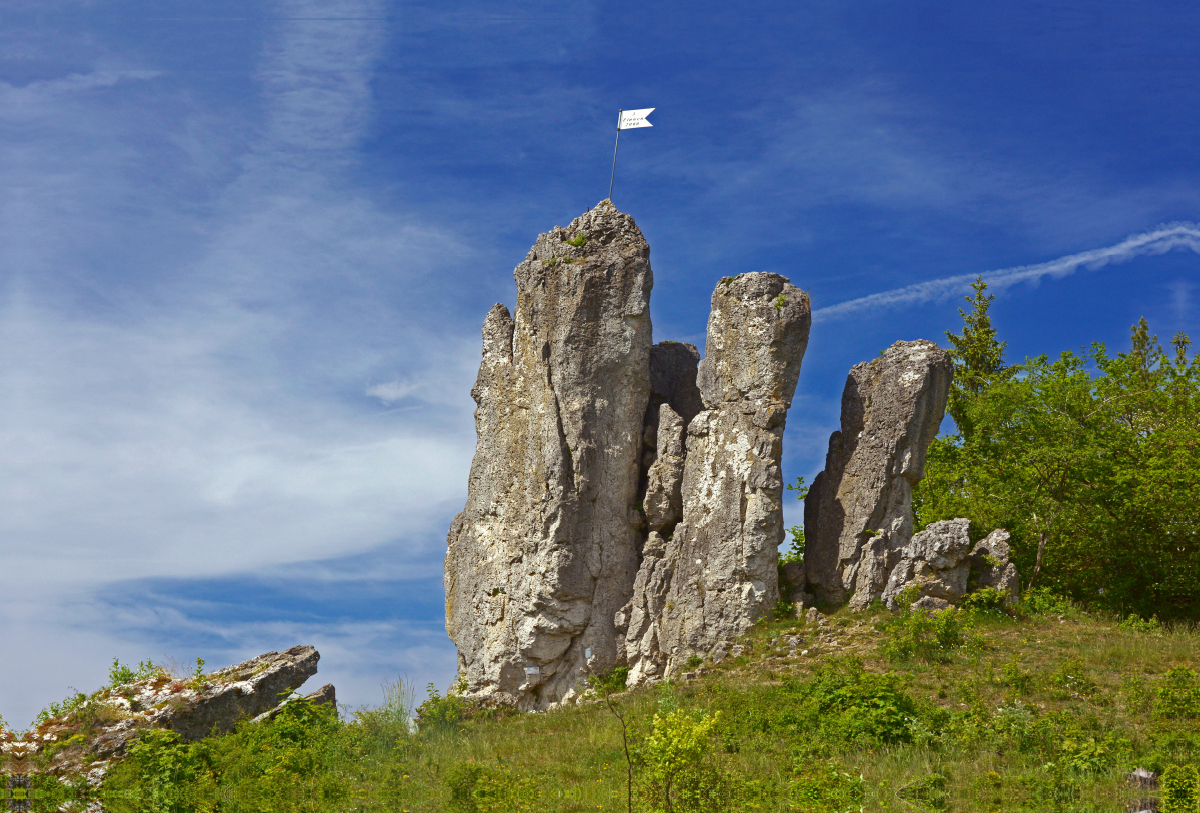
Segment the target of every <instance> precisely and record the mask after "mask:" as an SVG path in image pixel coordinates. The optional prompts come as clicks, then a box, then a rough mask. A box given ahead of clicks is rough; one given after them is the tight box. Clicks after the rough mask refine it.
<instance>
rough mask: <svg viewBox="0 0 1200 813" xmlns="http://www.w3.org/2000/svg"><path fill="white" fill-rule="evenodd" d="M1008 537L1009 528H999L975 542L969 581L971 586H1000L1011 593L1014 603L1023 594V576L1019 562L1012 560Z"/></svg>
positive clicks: (975, 588)
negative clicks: (1018, 569) (1018, 570)
mask: <svg viewBox="0 0 1200 813" xmlns="http://www.w3.org/2000/svg"><path fill="white" fill-rule="evenodd" d="M1008 540H1009V533H1008V531H1006V530H1004V529H1003V528H997V529H996V530H994V531H992V532H991V533H990V534H988V535H987V536H986V537H984V538H983V539H981V540H979V542H977V543H975V547H974V548H973V549H972V550H971V574H970V577H969V583H970V585H971V589H972V590H980V589H983V588H988V587H990V588H992V589H995V590H999V591H1000V592H1001V593H1005V594H1006V595H1007V596H1008V602H1009V603H1010V604H1011V603H1013V602H1015V601H1017V600H1018V599H1019V598H1020V597H1021V579H1020V576H1019V575H1018V574H1017V566H1016V565H1014V564H1013V563H1012V562H1010V561H1009V556H1010V555H1011V554H1012V550H1011V548H1010V547H1009V544H1008Z"/></svg>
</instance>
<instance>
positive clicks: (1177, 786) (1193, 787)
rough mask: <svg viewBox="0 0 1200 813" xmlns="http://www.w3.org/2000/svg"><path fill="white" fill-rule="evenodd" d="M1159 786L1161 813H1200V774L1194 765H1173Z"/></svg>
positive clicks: (1165, 773) (1163, 776)
mask: <svg viewBox="0 0 1200 813" xmlns="http://www.w3.org/2000/svg"><path fill="white" fill-rule="evenodd" d="M1158 786H1159V792H1160V794H1161V795H1160V798H1159V800H1158V810H1159V813H1200V772H1198V771H1197V770H1196V767H1195V766H1194V765H1172V766H1171V767H1169V768H1167V769H1166V770H1165V771H1163V775H1162V777H1160V779H1159V783H1158Z"/></svg>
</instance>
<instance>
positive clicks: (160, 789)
mask: <svg viewBox="0 0 1200 813" xmlns="http://www.w3.org/2000/svg"><path fill="white" fill-rule="evenodd" d="M1052 609H1054V610H1056V611H1058V612H1056V613H1055V614H1053V615H1044V614H1043V615H1030V616H1026V617H1023V618H1022V619H1021V620H1015V619H1012V618H1009V617H1005V616H1002V615H999V614H996V613H983V612H981V613H976V614H974V615H973V616H972V617H971V618H969V619H966V618H964V617H963V616H962V615H960V616H959V617H958V618H957V621H956V623H957V624H959V625H961V630H960V633H961V634H959V635H952V636H947V635H946V634H945V628H944V625H943V627H942V628H940V629H939V628H937V626H936V625H934V626H933V628H932V629H927V630H925V633H927V634H926V636H925V638H924V639H922V640H924V641H925V642H926V643H927V644H928V645H927V646H920V645H911V646H907V647H899V648H898V647H897V646H896V645H895V643H896V641H897V640H898V639H899V640H901V641H905V640H907V641H908V642H909V643H910V644H911V642H912V636H913V635H918V636H919V635H920V634H922V629H921V628H914V627H913V625H912V624H910V625H909V626H908V627H904V626H903V625H904V624H905V623H907V622H903V621H902V620H900V621H898V620H897V617H896V616H892V615H890V614H886V613H884V614H851V613H848V612H843V613H840V614H838V615H836V616H833V617H831V618H830V619H829V623H828V625H826V626H824V627H805V626H804V624H803V622H800V621H794V620H787V621H775V622H771V623H762V624H760V625H759V626H758V627H756V628H755V629H754V630H753V632H752V633H751V634H750V635H749V636H748V637H747V639H746V641H745V643H746V644H747V645H748V652H747V654H745V655H743V656H740V657H738V658H730V659H728V660H726V661H725V662H723V663H722V664H720V665H713V664H711V663H705V664H703V665H701V666H700V667H699V671H700V673H701V674H700V676H699V677H698V678H696V679H695V680H691V681H688V682H686V683H676V684H675V685H673V686H668V687H657V688H651V689H642V690H638V691H635V692H629V693H623V694H619V695H616V696H613V697H610V699H611V700H612V703H613V705H614V707H615V708H616V710H617V711H619V712H620V713H621V715H622V716H623V717H624V719H625V721H626V722H627V724H628V731H629V735H630V752H631V755H632V758H633V763H634V765H633V776H634V779H633V785H634V787H633V797H634V798H633V805H632V807H633V810H636V811H639V812H640V813H647V812H649V811H665V810H668V809H670V810H673V811H680V813H682V811H685V810H714V811H718V810H721V811H723V810H763V811H821V813H829V812H830V811H840V810H851V809H852V810H856V811H857V810H859V809H865V810H870V811H897V812H898V811H905V812H906V813H911V811H914V810H917V811H920V810H932V811H940V810H946V811H958V812H959V813H965V812H966V811H987V812H988V813H991V812H992V811H1005V813H1008V811H1078V812H1080V813H1082V811H1118V810H1125V805H1126V803H1127V802H1128V801H1129V800H1130V799H1134V798H1137V797H1138V796H1139V795H1140V793H1139V792H1138V791H1136V790H1134V789H1133V788H1130V787H1128V786H1127V783H1126V782H1125V779H1124V774H1125V772H1127V771H1130V770H1132V769H1133V768H1135V767H1137V766H1144V767H1147V768H1150V769H1151V770H1154V771H1157V772H1162V771H1164V770H1167V769H1171V770H1172V771H1173V772H1172V774H1171V776H1172V777H1183V779H1178V780H1176V779H1173V781H1175V783H1176V784H1178V785H1180V787H1184V786H1186V784H1187V781H1190V780H1188V779H1187V777H1189V776H1193V775H1194V773H1190V771H1191V769H1192V768H1193V767H1194V766H1196V765H1197V764H1200V680H1198V679H1197V676H1196V673H1197V672H1198V671H1200V635H1197V633H1196V631H1195V630H1194V629H1192V628H1189V627H1184V626H1175V627H1158V628H1153V629H1145V630H1143V629H1135V628H1132V627H1131V626H1130V625H1129V624H1126V625H1124V626H1121V625H1120V624H1119V623H1118V621H1117V620H1116V619H1112V620H1109V619H1104V618H1098V617H1095V616H1089V615H1086V614H1083V613H1081V612H1079V611H1077V610H1075V609H1073V608H1071V607H1070V606H1069V605H1059V606H1055V607H1054V608H1052ZM1060 616H1061V617H1060ZM900 618H901V619H902V618H903V616H901V617H900ZM913 623H916V622H913ZM898 625H899V626H898ZM916 626H917V627H920V624H917V625H916ZM939 632H940V633H941V637H940V638H939ZM797 635H798V636H800V637H801V639H802V643H801V644H800V646H799V647H797V648H796V649H795V650H794V651H795V653H796V654H794V655H792V654H789V649H790V648H789V646H788V638H789V637H792V636H797ZM905 636H909V637H908V638H905ZM939 641H941V642H942V643H945V644H946V646H944V647H943V646H939V645H938V644H939ZM929 642H932V643H929ZM931 647H932V648H931ZM804 650H808V654H807V655H801V654H799V653H800V652H802V651H804ZM610 688H612V687H610ZM410 698H411V694H410V693H407V692H405V691H403V689H402V687H398V686H391V687H389V689H388V691H387V694H386V700H385V702H384V704H383V705H381V706H380V707H378V708H373V709H362V710H359V711H358V712H355V713H345V714H343V718H344V719H342V720H338V719H336V718H335V717H333V716H332V715H330V714H326V713H324V712H322V711H321V710H320V709H313V708H306V707H304V706H303V705H302V704H301V705H293V706H289V707H288V710H287V711H285V712H284V713H283V714H281V715H280V716H279V717H278V718H276V720H275V721H274V722H272V723H269V724H264V725H249V724H246V725H243V726H242V727H241V728H239V729H238V730H237V731H236V732H234V733H231V734H229V735H225V736H220V737H213V738H209V739H208V740H205V741H204V742H202V743H198V744H195V745H190V746H189V745H184V744H181V743H179V742H177V741H173V740H172V738H171V735H169V734H156V735H154V736H153V737H151V738H149V739H147V740H146V741H145V742H144V743H143V744H142V745H140V746H139V747H138V749H137V750H136V751H135V752H134V753H133V754H132V755H131V756H130V758H129V759H127V760H126V762H125V763H123V764H122V765H121V766H119V767H118V768H116V769H115V770H114V771H113V772H112V773H110V774H109V777H108V779H107V780H106V781H105V784H104V786H103V788H102V792H101V795H102V796H103V797H105V800H106V801H105V804H106V808H107V809H108V810H109V811H110V812H111V813H141V811H155V812H156V813H157V812H158V811H171V812H172V813H174V812H175V811H180V813H182V811H272V813H274V812H275V811H280V812H282V811H314V813H315V812H316V811H330V812H331V813H332V811H389V812H390V811H397V812H399V811H410V813H417V812H418V811H421V813H425V812H426V811H430V812H431V811H467V812H468V813H472V812H473V813H488V812H489V811H523V810H528V811H563V812H564V813H565V812H566V811H596V810H602V811H625V810H627V799H626V782H627V765H626V760H625V755H624V751H623V749H622V737H621V727H620V723H619V722H618V720H617V718H616V716H615V715H614V714H613V713H612V712H611V711H610V709H609V708H608V707H607V706H606V705H605V704H604V703H602V702H592V703H586V704H583V705H580V706H577V707H573V708H566V709H560V710H556V711H552V712H548V713H545V714H513V713H502V712H497V711H486V710H483V711H481V710H472V709H470V708H469V707H468V706H467V705H466V704H464V703H462V702H460V701H458V700H456V699H447V698H444V697H439V696H431V698H430V700H429V701H427V702H426V704H425V705H424V709H423V713H422V715H421V720H422V724H421V726H420V728H419V729H415V727H413V726H412V725H411V724H410V722H409V721H408V719H407V718H408V714H409V710H410V708H411V699H410ZM1173 766H1174V767H1173ZM1192 790H1193V791H1194V790H1195V789H1194V788H1193V789H1192ZM668 792H669V793H670V794H671V802H670V804H671V806H670V808H668V807H667V802H666V794H667V793H668ZM1180 792H1183V791H1180ZM1141 793H1144V792H1141ZM1187 804H1190V802H1189V803H1187ZM1183 809H1186V807H1185V808H1183Z"/></svg>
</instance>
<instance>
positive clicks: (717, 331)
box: [627, 273, 811, 685]
mask: <svg viewBox="0 0 1200 813" xmlns="http://www.w3.org/2000/svg"><path fill="white" fill-rule="evenodd" d="M810 321H811V317H810V309H809V301H808V296H807V295H806V294H805V293H804V292H803V291H801V290H799V289H798V288H796V287H795V286H794V285H792V284H791V283H790V282H788V281H787V280H786V279H785V278H783V277H781V276H779V275H778V274H766V273H752V274H742V275H741V276H738V277H730V278H726V279H724V280H722V281H721V282H720V283H718V285H717V287H716V290H715V291H714V292H713V296H712V311H711V313H710V315H709V320H708V337H707V344H706V350H705V352H706V355H705V358H704V360H703V361H701V362H700V365H699V372H698V376H697V381H698V383H699V386H700V392H701V395H702V396H703V398H704V405H705V410H704V411H702V412H700V413H698V414H697V415H696V417H695V418H693V419H692V421H691V423H690V424H689V425H688V437H687V456H686V461H685V464H684V477H683V520H682V521H681V522H680V523H679V524H678V525H677V526H676V527H675V529H674V534H673V536H672V538H671V540H670V541H669V543H668V545H667V550H666V553H665V556H664V558H665V560H666V561H667V562H668V567H666V568H659V567H658V566H657V565H651V566H652V567H655V568H656V572H659V573H661V574H662V578H665V579H667V580H668V584H667V585H666V591H665V593H664V595H665V598H666V603H665V605H664V606H665V609H664V613H663V616H662V619H661V622H660V624H659V627H658V629H657V635H658V647H659V650H660V651H661V652H662V653H665V655H666V658H667V664H666V670H667V673H668V674H670V673H672V672H674V671H676V670H677V669H678V667H679V665H680V664H681V663H682V662H683V661H684V660H686V658H688V657H689V656H690V655H692V654H693V653H708V652H711V651H713V649H714V648H715V647H716V646H717V644H718V643H719V642H722V641H729V640H733V639H734V638H736V637H737V636H739V635H741V634H742V633H744V632H745V631H746V630H747V629H748V628H749V627H750V626H751V625H752V624H753V623H754V622H755V621H757V620H758V619H759V618H761V617H763V616H764V615H766V614H768V613H769V612H771V611H772V610H773V609H774V606H775V603H776V602H777V601H778V600H779V586H778V572H777V563H778V547H779V544H780V543H781V542H782V541H783V534H784V528H783V511H782V494H783V479H782V475H781V473H780V469H779V461H780V456H781V454H782V448H783V428H784V420H785V418H786V416H787V409H788V407H789V406H790V404H791V400H792V394H793V392H794V391H795V389H796V380H797V378H798V377H799V375H800V363H801V361H802V359H803V357H804V350H805V347H806V345H807V343H808V329H809V324H810ZM643 567H645V565H643ZM653 589H654V591H655V592H656V593H658V592H659V591H661V590H662V586H661V585H655V586H654V588H653ZM635 593H636V591H635ZM627 649H628V645H627ZM639 651H645V647H639ZM631 666H633V668H634V669H637V665H636V663H631ZM632 674H633V672H632V670H631V675H632ZM630 685H634V684H633V683H631V684H630Z"/></svg>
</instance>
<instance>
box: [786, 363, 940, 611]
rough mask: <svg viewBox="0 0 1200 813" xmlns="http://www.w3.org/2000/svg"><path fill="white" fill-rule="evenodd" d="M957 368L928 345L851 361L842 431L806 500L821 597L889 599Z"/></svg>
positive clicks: (809, 548)
mask: <svg viewBox="0 0 1200 813" xmlns="http://www.w3.org/2000/svg"><path fill="white" fill-rule="evenodd" d="M953 375H954V368H953V365H952V364H951V362H950V354H949V353H947V352H946V351H945V350H942V349H941V348H940V347H938V346H937V345H936V344H934V343H933V342H930V341H925V340H918V341H913V342H896V343H895V344H893V345H892V346H891V347H889V348H888V349H887V350H886V351H885V352H884V353H883V355H881V356H880V357H879V358H877V359H873V360H871V361H864V362H862V363H861V364H856V365H854V367H853V368H851V370H850V375H849V377H848V378H847V379H846V389H845V390H844V392H843V394H842V428H841V431H840V432H834V433H833V434H832V435H831V436H830V438H829V452H828V454H826V456H825V470H824V471H822V472H821V473H820V474H818V475H817V477H816V479H815V480H813V484H812V488H811V489H810V490H809V492H808V497H807V499H805V501H804V535H805V538H806V543H805V551H804V565H805V572H806V577H807V580H808V583H809V585H810V586H811V587H813V588H814V589H815V590H816V593H817V599H818V600H819V601H821V602H822V603H826V604H840V603H842V602H845V601H847V600H849V602H850V606H852V607H854V608H856V609H861V608H863V607H866V606H868V605H869V604H870V603H871V602H872V601H874V600H875V599H877V598H882V597H883V592H884V588H885V587H886V586H887V581H888V575H889V572H890V570H891V568H893V567H894V566H895V565H896V563H897V562H898V561H899V560H900V558H901V549H902V548H904V547H905V546H906V545H907V544H908V542H909V540H910V538H911V537H912V532H913V516H912V492H913V487H914V486H916V484H917V483H919V482H920V480H921V476H922V475H923V474H924V473H925V452H926V450H927V449H928V448H929V444H930V443H932V442H933V438H934V436H936V435H937V432H938V427H940V426H941V423H942V416H943V415H944V414H945V410H946V396H947V394H948V392H949V390H950V381H951V379H952V378H953Z"/></svg>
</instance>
